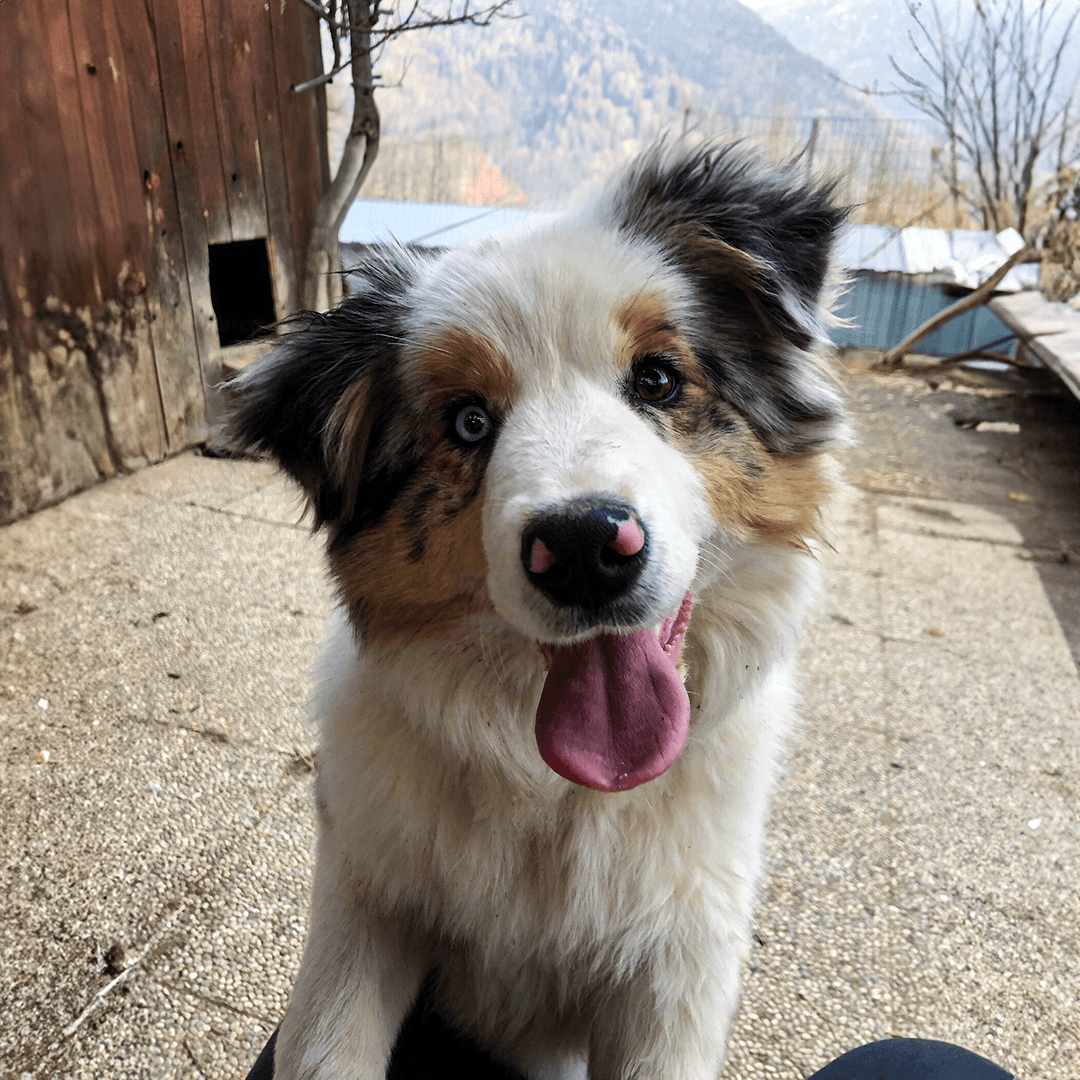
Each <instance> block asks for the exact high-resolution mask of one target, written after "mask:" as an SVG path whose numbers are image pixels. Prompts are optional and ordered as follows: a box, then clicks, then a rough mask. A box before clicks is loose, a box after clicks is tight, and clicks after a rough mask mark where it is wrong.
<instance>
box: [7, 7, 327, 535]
mask: <svg viewBox="0 0 1080 1080" xmlns="http://www.w3.org/2000/svg"><path fill="white" fill-rule="evenodd" d="M319 70H321V60H320V49H319V39H318V27H317V24H316V21H315V19H314V18H313V17H312V14H311V12H310V11H308V10H306V9H305V8H304V6H303V4H302V3H301V2H300V0H270V2H268V3H267V2H264V0H6V2H0V86H3V87H4V94H3V95H2V96H0V521H5V520H11V519H12V518H15V517H18V516H21V515H22V514H25V513H27V512H29V511H31V510H34V509H37V508H38V507H40V506H44V505H47V504H48V503H50V502H55V501H57V500H58V499H60V498H63V497H64V496H66V495H68V494H70V493H71V492H73V491H76V490H79V489H80V488H82V487H85V486H87V485H88V484H91V483H93V482H95V481H96V480H98V479H101V478H103V477H107V476H110V475H113V474H114V473H116V472H119V471H124V470H129V469H134V468H138V467H139V466H141V465H144V464H147V463H149V462H153V461H158V460H160V459H161V458H163V457H164V456H166V455H167V454H169V453H173V452H176V451H177V450H180V449H183V448H184V447H187V446H191V445H194V444H196V443H199V442H201V441H202V440H203V439H205V438H206V435H207V431H208V422H212V420H213V412H214V403H215V401H216V392H215V387H216V386H217V384H218V383H219V381H220V378H221V373H222V360H223V350H222V349H221V348H220V347H219V345H218V336H217V327H216V324H215V316H214V311H213V307H212V305H211V301H210V287H209V277H208V258H209V255H208V251H209V245H210V244H213V243H222V242H227V241H231V240H249V239H254V238H259V237H265V238H266V240H267V248H268V253H269V255H270V266H271V273H272V279H273V287H274V303H275V308H276V313H277V316H278V317H284V316H286V315H288V314H289V313H290V312H292V311H294V310H295V309H296V307H297V297H298V287H297V269H298V265H299V263H300V258H301V255H302V251H303V246H304V244H305V242H306V237H307V234H308V230H309V228H310V221H311V217H312V214H313V212H314V209H315V206H316V205H317V203H318V200H319V198H320V197H321V194H322V192H323V190H325V186H326V183H327V179H328V175H327V174H328V165H327V156H326V137H325V132H326V124H325V101H324V99H323V96H322V95H321V93H318V92H314V93H310V92H309V93H305V94H301V95H294V94H292V93H291V92H290V88H291V86H293V85H294V84H296V83H300V82H303V81H305V80H307V79H309V78H311V77H312V75H313V74H315V73H317V72H318V71H319Z"/></svg>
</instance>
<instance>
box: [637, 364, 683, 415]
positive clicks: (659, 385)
mask: <svg viewBox="0 0 1080 1080" xmlns="http://www.w3.org/2000/svg"><path fill="white" fill-rule="evenodd" d="M678 387H679V379H678V376H677V375H676V374H675V372H674V370H673V369H672V367H671V365H670V364H669V363H668V362H667V361H666V360H662V359H648V360H645V361H643V362H642V363H640V364H638V367H637V370H636V371H635V372H634V393H635V394H637V396H638V397H639V398H640V399H641V400H642V401H648V402H650V403H652V404H658V403H659V402H662V401H667V400H669V399H670V398H671V397H673V396H674V394H675V391H676V390H677V389H678Z"/></svg>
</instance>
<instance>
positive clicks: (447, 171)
mask: <svg viewBox="0 0 1080 1080" xmlns="http://www.w3.org/2000/svg"><path fill="white" fill-rule="evenodd" d="M692 120H693V123H692V124H687V125H685V130H684V133H686V134H688V135H690V136H691V137H715V138H718V139H721V140H731V139H740V140H743V141H745V142H747V143H749V144H751V145H754V146H757V147H759V148H760V149H761V150H762V152H764V153H765V154H766V155H767V156H769V157H770V158H772V159H774V160H776V161H788V162H792V161H793V162H794V163H795V167H796V168H799V169H805V170H806V173H807V174H808V175H810V174H816V175H823V176H829V177H832V178H833V179H835V180H836V181H837V185H838V198H839V199H840V200H841V201H843V202H845V203H846V204H847V205H849V206H851V207H853V211H852V216H853V219H854V220H855V221H860V222H872V223H875V224H881V225H893V226H898V227H903V226H907V225H914V224H917V225H926V226H935V227H940V228H964V227H971V226H972V225H974V224H975V223H974V222H972V221H971V220H969V217H968V215H967V214H966V212H965V211H964V210H963V209H962V207H960V206H959V205H958V203H957V202H956V200H955V199H953V198H952V197H950V195H949V192H948V190H947V188H946V187H945V185H944V183H943V182H942V181H941V179H940V178H939V177H938V175H937V172H936V170H935V167H934V165H935V154H936V149H935V147H934V145H933V142H932V141H931V139H929V138H928V137H927V135H926V133H925V131H924V129H923V128H922V127H921V126H920V125H919V124H918V123H916V122H914V121H906V120H900V119H888V118H884V119H880V120H875V119H869V120H868V119H863V118H847V117H828V118H825V117H798V116H786V115H776V116H747V115H735V114H724V113H714V114H707V113H696V114H695V115H694V116H693V118H692ZM652 137H653V136H650V137H648V138H644V137H643V138H641V139H622V140H620V141H618V142H617V143H613V144H612V145H611V146H599V147H597V146H590V145H589V144H588V142H587V141H586V140H585V139H583V138H574V137H573V133H570V134H569V137H567V138H566V139H565V140H563V141H564V143H565V145H564V146H563V147H554V148H552V147H540V148H537V147H536V146H529V145H527V144H526V142H525V140H523V139H522V136H521V133H520V132H498V133H494V134H486V135H476V136H474V137H471V138H469V137H465V136H462V135H452V136H445V135H442V134H440V133H439V132H438V131H436V130H434V129H432V130H428V131H426V132H420V133H406V132H401V133H399V134H398V135H396V136H394V137H392V138H389V139H386V140H385V141H384V142H383V144H382V146H381V147H380V150H379V157H378V159H377V160H376V163H375V167H374V168H373V170H372V172H371V175H370V177H369V179H368V181H367V182H366V184H365V186H364V190H363V195H364V197H366V198H388V199H406V200H416V201H425V202H455V203H460V202H465V203H471V204H475V205H505V206H551V205H553V204H555V205H557V204H559V203H561V202H563V201H565V199H567V198H569V197H572V196H573V194H575V190H574V188H573V186H572V183H571V181H574V182H577V184H578V187H585V186H586V185H587V184H588V183H593V182H595V181H596V180H598V179H599V178H601V177H603V176H604V175H606V173H607V172H608V171H610V169H611V168H612V167H614V166H615V165H616V164H618V163H619V162H620V161H623V160H625V159H626V158H627V157H629V156H630V154H631V153H633V151H634V150H635V149H638V148H640V147H644V146H645V145H647V144H648V143H649V142H650V141H651V138H652Z"/></svg>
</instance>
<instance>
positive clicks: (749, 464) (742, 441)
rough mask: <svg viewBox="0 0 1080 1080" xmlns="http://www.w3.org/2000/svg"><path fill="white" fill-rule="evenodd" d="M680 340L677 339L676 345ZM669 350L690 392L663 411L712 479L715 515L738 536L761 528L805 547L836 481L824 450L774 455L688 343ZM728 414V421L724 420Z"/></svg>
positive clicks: (671, 430)
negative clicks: (720, 393) (830, 479)
mask: <svg viewBox="0 0 1080 1080" xmlns="http://www.w3.org/2000/svg"><path fill="white" fill-rule="evenodd" d="M679 344H680V342H679V340H678V339H677V338H675V339H674V342H673V345H674V346H675V347H678V346H679ZM683 349H684V350H685V351H683V352H674V351H673V350H672V349H664V350H663V352H664V353H665V355H668V356H673V357H675V358H677V359H678V363H679V370H680V371H681V372H682V374H683V377H684V382H683V389H682V398H681V400H680V402H679V404H678V405H677V406H675V407H674V408H672V409H671V410H670V412H666V413H662V414H660V416H661V420H662V422H663V423H664V426H665V427H666V428H667V431H668V437H669V438H670V439H671V441H672V442H673V443H675V444H676V445H677V446H680V447H681V448H682V449H683V452H684V453H685V454H686V455H687V457H689V458H690V460H691V461H693V462H694V466H695V468H696V469H697V472H698V474H699V475H700V476H701V478H702V480H703V481H704V482H705V490H706V492H707V494H708V499H709V505H710V510H711V511H712V516H713V518H714V519H715V520H716V521H717V522H719V523H720V524H722V525H723V526H724V527H725V528H727V529H728V530H729V531H731V532H732V533H734V534H735V535H737V536H748V535H751V534H756V535H757V536H759V537H761V538H762V539H768V540H772V541H775V542H777V543H782V544H786V545H788V546H791V547H797V548H805V547H806V541H807V539H809V538H811V537H815V536H817V535H818V515H819V511H820V509H821V506H822V504H823V502H824V500H825V498H826V496H827V494H828V490H829V483H828V480H827V477H826V472H825V468H824V465H823V461H822V459H821V458H820V457H814V456H811V457H805V458H796V457H784V456H780V455H777V454H770V453H769V452H768V451H767V450H766V449H765V447H764V446H763V445H762V444H761V440H760V439H758V437H757V436H756V435H755V434H754V433H753V432H752V431H751V430H750V428H749V427H748V425H747V424H746V421H745V420H744V419H743V418H742V417H740V416H739V414H738V413H737V412H736V410H735V409H734V408H731V407H730V406H725V404H724V403H723V402H722V401H721V400H720V399H719V398H718V397H717V395H716V393H715V391H714V390H713V389H712V387H711V386H710V385H709V382H708V379H707V378H706V376H705V373H704V372H703V371H702V370H701V369H700V367H699V365H698V363H697V360H696V358H695V357H694V355H693V353H692V352H691V351H690V349H689V347H688V346H683ZM718 420H722V421H727V424H726V425H725V427H723V428H720V427H718V426H717V421H718Z"/></svg>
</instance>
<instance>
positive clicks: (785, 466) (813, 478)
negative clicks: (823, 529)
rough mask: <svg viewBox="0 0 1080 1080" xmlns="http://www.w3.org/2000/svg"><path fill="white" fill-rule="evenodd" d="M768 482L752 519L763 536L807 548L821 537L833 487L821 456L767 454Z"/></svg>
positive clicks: (751, 522) (751, 525)
mask: <svg viewBox="0 0 1080 1080" xmlns="http://www.w3.org/2000/svg"><path fill="white" fill-rule="evenodd" d="M764 458H765V479H764V482H763V483H762V485H761V489H760V491H759V492H758V495H757V498H756V500H755V508H754V513H753V514H752V515H751V517H750V519H749V520H748V524H749V526H750V528H752V529H753V530H754V532H756V533H757V534H758V535H759V536H763V537H766V538H768V539H771V540H778V541H780V542H781V543H784V544H788V545H790V546H791V547H799V548H805V547H806V541H807V540H808V539H810V538H812V537H820V526H821V520H820V513H821V508H822V506H823V505H824V503H825V500H826V499H827V498H828V495H829V490H830V488H831V484H830V481H829V477H828V472H827V469H826V465H825V459H824V458H823V457H821V456H820V455H812V456H810V457H798V458H797V457H781V456H780V455H777V454H765V455H764Z"/></svg>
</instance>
